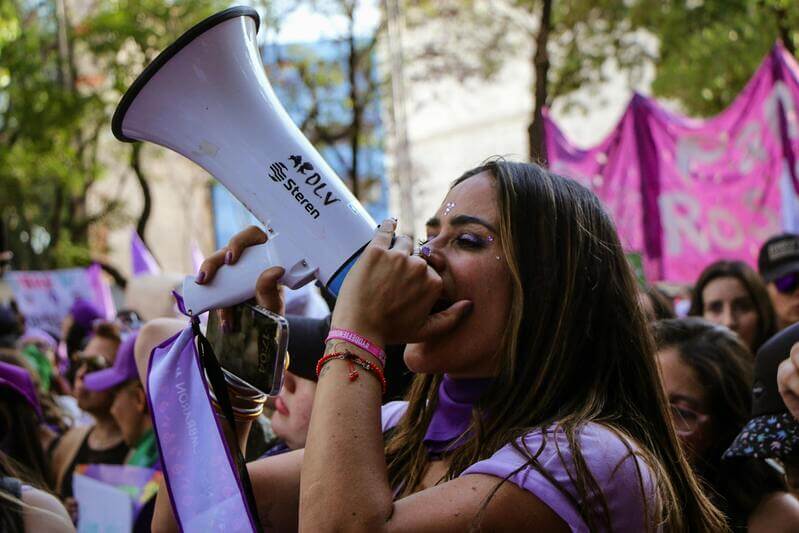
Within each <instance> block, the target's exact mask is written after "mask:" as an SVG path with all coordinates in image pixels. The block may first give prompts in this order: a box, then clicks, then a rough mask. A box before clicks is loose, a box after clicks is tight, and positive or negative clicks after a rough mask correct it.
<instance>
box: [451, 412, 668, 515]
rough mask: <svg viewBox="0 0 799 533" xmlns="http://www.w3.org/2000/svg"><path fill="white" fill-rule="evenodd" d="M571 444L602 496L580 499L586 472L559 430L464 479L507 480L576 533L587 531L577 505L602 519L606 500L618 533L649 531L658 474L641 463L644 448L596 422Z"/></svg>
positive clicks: (533, 437)
mask: <svg viewBox="0 0 799 533" xmlns="http://www.w3.org/2000/svg"><path fill="white" fill-rule="evenodd" d="M573 440H574V442H575V443H576V445H577V447H578V448H579V452H580V453H579V455H580V457H581V460H582V461H583V462H584V464H585V467H586V468H587V470H588V472H590V474H591V476H592V477H593V479H594V481H595V482H596V486H597V488H598V489H599V491H600V492H601V494H594V493H591V491H590V490H589V493H588V494H582V495H581V493H580V490H579V489H578V484H577V483H576V480H578V479H579V475H578V473H579V472H580V471H581V470H582V469H581V468H580V467H579V466H578V462H580V461H579V460H578V459H577V457H576V456H575V454H574V450H573V449H572V445H571V443H570V439H569V436H568V435H567V432H566V430H565V429H564V428H563V426H560V425H555V426H552V427H549V428H546V429H534V430H531V431H529V432H528V433H526V434H525V435H524V436H523V437H521V438H519V439H517V440H516V441H515V442H512V443H508V444H507V445H505V446H503V447H502V448H500V449H499V450H498V451H497V452H496V453H494V454H493V455H492V456H491V457H489V458H488V459H486V460H484V461H479V462H477V463H475V464H473V465H472V466H470V467H469V468H467V469H466V470H465V471H464V472H463V473H462V474H461V475H469V474H487V475H492V476H495V477H498V478H501V479H507V480H508V481H510V482H512V483H514V484H516V485H518V486H519V487H521V488H523V489H525V490H528V491H529V492H531V493H533V494H535V495H536V496H537V497H538V498H539V499H541V500H542V501H543V502H544V503H546V504H547V505H548V506H549V507H550V508H552V509H553V510H554V511H555V512H556V513H557V514H558V515H559V516H560V517H561V518H562V519H563V520H564V521H566V522H567V523H568V524H570V525H571V526H572V529H573V530H575V531H582V530H584V529H585V528H586V527H587V526H586V524H585V522H584V520H583V519H582V518H581V512H580V509H577V508H576V506H575V503H574V502H578V505H579V506H580V507H581V508H583V509H584V510H586V511H588V510H590V512H591V513H592V514H594V515H595V516H602V512H603V511H602V509H603V500H604V504H606V505H607V509H608V515H609V518H610V519H611V521H612V523H613V529H614V530H621V531H628V530H638V529H639V530H644V529H649V528H647V527H645V524H644V521H649V520H651V518H652V517H653V516H654V511H655V503H656V500H657V498H656V496H655V484H654V474H653V472H652V470H651V468H650V467H649V466H648V465H647V463H646V462H645V461H644V460H643V459H642V458H641V456H640V448H639V447H638V446H637V445H636V444H635V443H634V442H633V441H632V439H630V438H628V437H626V436H624V435H623V434H622V433H621V432H619V431H616V430H615V429H613V428H610V427H608V426H605V425H602V424H598V423H594V422H587V423H584V424H582V425H580V426H579V427H578V428H576V429H575V431H574V439H573ZM533 458H534V460H533ZM583 486H586V485H583ZM587 486H588V487H590V485H587ZM584 500H588V501H584Z"/></svg>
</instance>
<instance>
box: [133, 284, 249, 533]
mask: <svg viewBox="0 0 799 533" xmlns="http://www.w3.org/2000/svg"><path fill="white" fill-rule="evenodd" d="M179 303H180V300H179ZM194 320H196V319H194ZM194 338H195V334H194V331H193V329H192V327H191V326H189V327H187V328H186V329H184V330H183V331H181V332H180V333H178V334H176V335H175V336H173V337H172V338H170V339H168V340H166V341H164V342H163V343H161V345H159V346H158V347H156V348H155V349H154V350H153V352H152V355H151V357H150V364H149V367H148V369H147V400H148V402H149V406H150V412H151V413H152V418H153V429H154V430H155V435H156V439H157V441H158V449H159V451H160V454H161V461H162V463H163V468H164V477H165V479H166V486H167V489H168V491H169V499H170V502H171V503H172V510H173V511H174V514H175V519H176V520H177V523H178V525H179V527H180V529H181V531H223V532H224V533H234V532H236V533H238V532H248V533H251V532H254V531H257V527H256V525H255V524H256V523H257V522H256V521H254V519H253V515H252V513H251V511H250V508H249V506H248V505H247V499H246V497H245V492H244V489H243V488H242V483H241V479H240V478H239V475H238V471H237V466H236V462H235V461H234V458H233V455H231V451H230V450H229V449H228V446H227V442H226V441H225V437H224V434H223V432H222V427H221V426H220V425H219V421H218V420H217V417H216V414H215V412H214V409H213V407H212V405H211V401H210V399H209V396H208V384H207V383H206V380H205V376H204V375H203V372H202V370H201V365H200V357H199V354H198V352H197V346H196V344H195V342H194Z"/></svg>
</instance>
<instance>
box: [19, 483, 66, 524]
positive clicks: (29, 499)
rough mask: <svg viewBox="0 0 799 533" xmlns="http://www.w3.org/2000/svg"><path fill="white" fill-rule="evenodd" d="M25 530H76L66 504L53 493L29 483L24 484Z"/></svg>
mask: <svg viewBox="0 0 799 533" xmlns="http://www.w3.org/2000/svg"><path fill="white" fill-rule="evenodd" d="M22 501H23V502H24V503H26V504H27V505H29V506H30V507H29V509H28V510H26V511H25V514H24V520H25V531H52V532H56V533H57V532H62V531H75V528H74V526H73V525H72V521H71V520H70V519H69V514H67V510H66V509H65V508H64V505H63V504H62V503H61V502H60V501H58V499H57V498H56V497H55V496H53V495H52V494H50V493H48V492H45V491H43V490H39V489H36V488H33V487H29V486H27V485H23V486H22Z"/></svg>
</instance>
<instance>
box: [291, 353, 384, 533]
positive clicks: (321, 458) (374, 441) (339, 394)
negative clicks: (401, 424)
mask: <svg viewBox="0 0 799 533" xmlns="http://www.w3.org/2000/svg"><path fill="white" fill-rule="evenodd" d="M346 349H347V351H350V352H352V353H356V354H358V355H359V356H361V357H363V358H364V359H367V360H370V359H368V358H369V355H368V354H367V353H366V352H363V351H360V350H358V349H357V348H355V347H351V346H349V345H348V346H347V348H346ZM341 350H342V347H341V346H340V345H338V346H336V347H335V348H334V349H332V350H331V349H330V348H329V349H328V351H327V353H330V352H331V351H341ZM355 368H356V369H357V370H358V372H359V377H358V378H357V379H356V380H354V381H350V377H349V374H350V367H349V363H348V362H347V361H342V360H332V361H330V362H328V363H327V364H326V365H325V366H324V367H323V369H322V373H321V375H320V378H319V384H318V386H317V389H316V397H315V399H314V409H313V413H312V415H311V424H310V430H309V432H308V439H307V442H306V447H305V458H304V461H303V465H302V477H301V482H300V528H301V529H303V530H306V531H326V530H348V531H353V530H360V531H370V532H371V531H379V530H380V529H382V528H383V527H385V523H386V520H388V518H389V517H390V516H391V511H392V501H393V496H392V493H391V488H390V487H389V484H388V474H387V470H386V461H385V455H384V452H383V438H382V434H381V431H380V403H381V396H382V393H381V384H380V382H379V381H378V379H377V378H376V377H375V376H373V375H371V374H370V373H369V372H368V371H366V370H364V369H363V368H361V367H357V366H356V367H355Z"/></svg>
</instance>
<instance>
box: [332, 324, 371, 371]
mask: <svg viewBox="0 0 799 533" xmlns="http://www.w3.org/2000/svg"><path fill="white" fill-rule="evenodd" d="M332 340H341V341H345V342H348V343H350V344H352V345H353V346H357V347H358V348H360V349H361V350H363V351H365V352H369V353H370V354H371V355H372V356H374V358H375V359H377V360H378V361H380V364H381V365H383V366H386V352H385V351H384V350H383V348H381V347H380V346H378V345H377V344H374V343H372V341H370V340H369V339H367V338H366V337H362V336H361V335H358V334H357V333H355V332H354V331H350V330H348V329H331V330H330V332H329V333H328V334H327V338H326V339H325V344H327V343H328V342H330V341H332Z"/></svg>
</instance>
